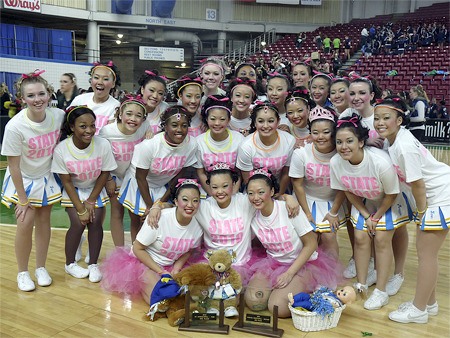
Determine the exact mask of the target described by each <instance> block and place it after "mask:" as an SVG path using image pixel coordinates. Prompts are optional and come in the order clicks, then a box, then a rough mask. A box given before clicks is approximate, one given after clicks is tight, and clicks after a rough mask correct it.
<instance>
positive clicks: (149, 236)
mask: <svg viewBox="0 0 450 338" xmlns="http://www.w3.org/2000/svg"><path fill="white" fill-rule="evenodd" d="M158 225H159V227H158V229H153V228H152V227H150V226H148V225H147V223H146V222H144V225H143V226H142V228H141V230H139V233H138V234H137V236H136V240H137V241H138V242H139V243H141V244H142V245H145V246H147V248H146V249H145V250H146V251H147V252H148V254H149V255H150V257H152V259H153V260H154V261H155V262H156V263H157V264H159V265H161V266H169V265H173V264H174V263H175V261H176V260H177V259H178V258H180V257H181V256H182V255H183V254H185V253H186V252H189V251H190V250H191V249H194V248H197V247H199V246H200V243H201V240H202V235H203V231H202V228H201V227H200V225H199V224H198V222H197V221H196V219H195V218H192V220H191V222H190V223H189V224H188V225H185V226H183V225H180V223H178V221H177V217H176V208H170V209H164V210H161V218H160V220H159V222H158Z"/></svg>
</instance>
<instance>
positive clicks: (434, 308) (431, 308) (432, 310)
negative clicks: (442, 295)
mask: <svg viewBox="0 0 450 338" xmlns="http://www.w3.org/2000/svg"><path fill="white" fill-rule="evenodd" d="M412 303H413V301H412V300H410V301H409V302H405V303H402V304H400V305H399V306H398V310H402V309H405V308H408V307H409V306H411V305H412ZM427 312H428V315H429V316H437V315H438V313H439V305H438V303H437V302H434V304H433V305H427Z"/></svg>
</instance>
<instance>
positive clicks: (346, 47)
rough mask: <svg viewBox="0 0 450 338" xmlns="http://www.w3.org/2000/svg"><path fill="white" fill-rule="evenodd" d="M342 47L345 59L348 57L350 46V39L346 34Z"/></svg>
mask: <svg viewBox="0 0 450 338" xmlns="http://www.w3.org/2000/svg"><path fill="white" fill-rule="evenodd" d="M344 48H345V60H346V61H347V60H349V59H350V49H351V48H352V39H350V38H349V37H348V35H346V36H345V40H344Z"/></svg>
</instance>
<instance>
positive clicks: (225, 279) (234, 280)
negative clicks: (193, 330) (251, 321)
mask: <svg viewBox="0 0 450 338" xmlns="http://www.w3.org/2000/svg"><path fill="white" fill-rule="evenodd" d="M205 256H206V258H207V259H208V264H209V266H210V268H211V270H212V273H213V274H214V276H215V280H214V283H213V284H212V285H211V286H210V288H209V298H211V306H210V307H209V309H208V313H216V314H218V313H219V311H218V307H219V300H220V299H223V300H224V307H225V317H234V316H237V315H238V314H239V313H238V311H237V309H236V306H237V301H238V297H236V296H237V295H238V294H239V293H240V292H241V289H242V281H241V276H240V275H239V273H238V272H237V271H236V270H234V269H233V268H232V267H231V264H232V263H233V261H234V259H235V258H236V254H235V253H234V252H233V251H228V250H225V249H221V250H215V251H214V250H208V251H207V252H206V255H205Z"/></svg>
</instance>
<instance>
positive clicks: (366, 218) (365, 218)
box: [364, 215, 372, 221]
mask: <svg viewBox="0 0 450 338" xmlns="http://www.w3.org/2000/svg"><path fill="white" fill-rule="evenodd" d="M370 216H372V215H369V216H367V217H364V220H365V221H367V220H368V219H369V218H370Z"/></svg>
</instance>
